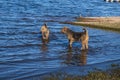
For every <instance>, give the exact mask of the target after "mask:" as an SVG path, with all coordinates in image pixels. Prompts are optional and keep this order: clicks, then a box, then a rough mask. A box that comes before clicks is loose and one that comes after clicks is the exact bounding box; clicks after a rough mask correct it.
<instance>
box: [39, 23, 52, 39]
mask: <svg viewBox="0 0 120 80" xmlns="http://www.w3.org/2000/svg"><path fill="white" fill-rule="evenodd" d="M40 32H41V34H42V39H43V40H48V39H49V34H50V31H49V29H48V27H47V25H46V24H44V25H43V26H42V27H41V29H40Z"/></svg>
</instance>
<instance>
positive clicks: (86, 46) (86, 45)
mask: <svg viewBox="0 0 120 80" xmlns="http://www.w3.org/2000/svg"><path fill="white" fill-rule="evenodd" d="M85 48H86V49H88V41H87V42H86V44H85Z"/></svg>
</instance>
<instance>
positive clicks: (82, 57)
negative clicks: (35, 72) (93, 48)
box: [64, 48, 88, 65]
mask: <svg viewBox="0 0 120 80" xmlns="http://www.w3.org/2000/svg"><path fill="white" fill-rule="evenodd" d="M87 53H88V50H79V49H78V50H77V49H76V50H75V51H73V50H72V49H71V48H69V49H68V53H67V54H66V56H67V57H66V59H65V61H64V62H65V64H67V65H69V64H70V65H86V64H87Z"/></svg>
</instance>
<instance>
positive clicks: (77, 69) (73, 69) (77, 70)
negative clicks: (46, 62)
mask: <svg viewBox="0 0 120 80" xmlns="http://www.w3.org/2000/svg"><path fill="white" fill-rule="evenodd" d="M119 64H120V60H111V61H106V62H102V63H96V64H90V65H84V66H70V67H63V68H59V69H56V70H54V71H53V72H50V73H44V74H41V75H37V76H33V77H26V78H24V79H27V80H28V79H31V78H32V79H40V80H56V78H58V77H61V78H62V77H63V76H61V75H71V76H73V77H74V76H81V77H84V76H86V75H88V74H89V73H90V72H93V73H94V71H106V70H109V69H111V68H114V67H116V66H118V65H119ZM119 66H120V65H119ZM118 69H119V68H118ZM100 73H101V72H100ZM53 75H54V77H53ZM45 78H48V79H45ZM58 80H59V79H58ZM68 80H71V78H70V79H68Z"/></svg>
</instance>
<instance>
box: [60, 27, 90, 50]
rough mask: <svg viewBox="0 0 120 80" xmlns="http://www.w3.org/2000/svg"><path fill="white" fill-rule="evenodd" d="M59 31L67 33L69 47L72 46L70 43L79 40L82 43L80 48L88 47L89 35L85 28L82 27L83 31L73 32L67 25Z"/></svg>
mask: <svg viewBox="0 0 120 80" xmlns="http://www.w3.org/2000/svg"><path fill="white" fill-rule="evenodd" d="M61 32H62V33H64V34H66V35H67V38H68V40H69V46H70V47H72V43H73V42H74V41H81V43H82V48H81V50H85V49H88V40H89V36H88V31H87V30H86V29H85V28H83V32H74V31H72V30H70V29H69V28H68V27H64V28H62V30H61Z"/></svg>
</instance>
